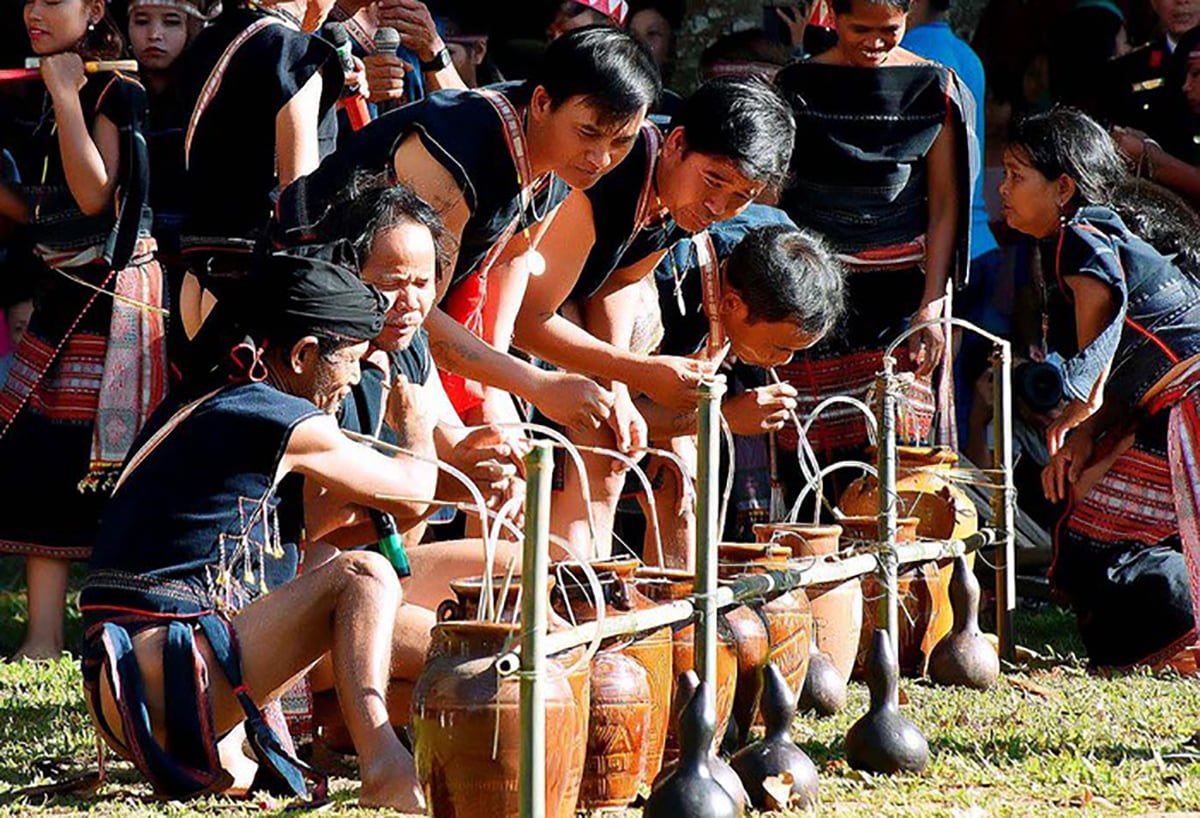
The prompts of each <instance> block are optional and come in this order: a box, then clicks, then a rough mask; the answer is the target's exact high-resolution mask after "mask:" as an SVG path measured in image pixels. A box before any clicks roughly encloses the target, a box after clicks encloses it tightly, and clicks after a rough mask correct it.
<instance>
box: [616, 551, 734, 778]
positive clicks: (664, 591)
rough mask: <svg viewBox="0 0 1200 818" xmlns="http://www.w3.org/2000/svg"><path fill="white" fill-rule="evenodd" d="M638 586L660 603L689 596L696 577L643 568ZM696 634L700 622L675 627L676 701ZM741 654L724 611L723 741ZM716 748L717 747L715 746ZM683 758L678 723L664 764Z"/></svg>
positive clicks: (720, 650) (720, 643)
mask: <svg viewBox="0 0 1200 818" xmlns="http://www.w3.org/2000/svg"><path fill="white" fill-rule="evenodd" d="M636 576H637V579H636V585H637V589H638V590H639V591H641V592H642V593H643V594H645V595H646V596H647V597H649V598H650V599H651V600H653V601H655V602H659V603H665V602H677V601H680V600H686V599H689V598H690V597H691V595H692V592H693V589H694V587H695V582H696V578H695V577H694V576H693V575H692V574H690V573H687V572H686V571H677V570H670V569H658V568H643V569H641V570H639V571H638V572H637V575H636ZM695 638H696V626H695V625H694V624H692V623H690V622H686V623H678V624H676V625H675V626H673V627H672V636H671V640H672V662H671V698H670V700H671V701H675V692H676V688H677V685H678V679H679V676H680V674H682V673H685V672H687V671H689V670H694V669H695ZM737 671H738V654H737V645H736V644H735V643H734V638H733V629H732V628H731V627H730V626H729V622H728V620H727V619H726V617H725V616H724V615H719V616H718V618H717V692H716V704H717V733H716V742H718V743H719V742H720V741H721V739H722V738H723V737H724V736H725V731H726V730H727V729H728V727H729V719H730V717H731V716H732V714H733V699H734V695H735V693H736V692H737ZM714 750H715V747H714ZM678 759H679V743H678V739H677V737H676V735H675V731H674V726H673V725H672V726H671V727H669V728H668V730H667V741H666V749H665V750H664V752H663V766H666V765H668V764H670V763H672V762H674V761H677V760H678Z"/></svg>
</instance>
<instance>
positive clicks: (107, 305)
mask: <svg viewBox="0 0 1200 818" xmlns="http://www.w3.org/2000/svg"><path fill="white" fill-rule="evenodd" d="M10 101H11V100H10ZM26 101H27V102H30V103H32V104H31V105H29V106H26V107H18V108H16V109H8V110H4V111H0V147H3V148H4V149H6V150H7V151H8V152H9V154H10V155H11V157H12V159H13V161H14V162H15V164H16V168H17V172H18V173H19V175H20V183H19V184H17V185H16V190H17V192H18V193H19V194H20V195H21V196H22V197H23V198H24V199H25V200H26V202H27V204H28V206H29V208H30V223H29V225H27V226H26V227H24V228H23V229H22V233H23V236H24V240H25V241H26V242H27V243H28V244H30V245H32V246H33V247H34V252H35V253H36V255H37V256H38V257H39V258H40V260H41V261H42V262H43V263H44V264H45V268H44V272H43V274H42V275H41V281H40V282H39V290H40V297H39V300H38V305H37V309H36V310H35V312H34V314H33V318H32V320H31V321H30V324H29V328H28V330H27V331H26V333H25V336H24V337H23V338H22V340H21V344H20V346H19V347H18V348H17V351H16V357H15V360H14V362H13V365H12V369H11V371H10V373H9V377H8V379H7V381H6V382H5V384H4V388H3V390H2V391H0V496H3V497H4V498H5V511H4V514H2V515H0V551H5V552H10V553H19V554H26V555H36V556H44V557H57V558H65V559H78V558H83V557H86V556H87V555H88V553H89V552H90V550H91V547H92V539H93V537H94V536H95V530H96V524H97V521H98V519H99V514H100V509H101V505H102V499H103V493H102V492H100V491H96V490H95V489H97V488H102V487H103V483H104V478H105V474H106V472H108V471H109V470H112V469H115V468H116V467H117V466H119V465H120V461H121V459H122V458H123V457H124V456H125V454H126V452H127V449H128V446H129V444H130V443H131V442H132V440H133V436H134V435H135V434H136V433H137V431H138V429H139V428H140V427H141V425H142V423H143V422H145V420H146V417H147V416H148V415H149V413H150V412H151V411H152V410H153V409H154V407H155V406H156V405H157V404H158V402H159V401H160V400H161V399H162V396H163V384H164V369H165V353H164V347H163V343H164V339H163V337H162V332H163V329H162V317H161V315H159V314H157V313H156V312H154V310H156V309H158V308H159V305H160V304H161V303H162V290H163V282H162V274H161V270H160V269H159V267H158V264H157V262H155V261H154V260H153V245H152V243H151V242H150V240H149V233H150V225H151V214H150V208H149V206H148V203H147V195H148V181H147V167H146V162H147V160H146V155H145V142H144V140H143V134H142V129H143V126H144V122H145V118H146V94H145V92H144V90H143V89H142V87H141V85H139V84H138V83H137V82H136V81H135V80H133V79H131V78H129V77H126V76H124V75H122V74H113V73H103V74H94V75H91V76H90V77H88V79H87V83H86V84H85V85H84V87H83V89H82V90H81V91H80V101H81V104H82V108H83V112H84V117H85V120H86V123H87V127H88V129H89V131H90V129H91V128H92V126H93V124H94V123H95V121H96V118H97V117H98V116H101V115H103V116H104V117H105V118H106V119H108V120H109V121H111V122H112V123H113V124H114V125H116V127H117V129H118V131H119V134H120V182H119V185H118V188H117V198H118V202H117V205H116V208H115V212H113V211H109V212H106V213H102V214H99V215H95V216H88V215H85V214H83V213H82V212H81V211H80V209H79V207H78V205H77V204H76V202H75V200H74V198H73V197H72V195H71V192H70V190H69V189H68V187H67V181H66V175H65V173H64V170H63V164H62V156H61V154H60V152H59V146H58V134H57V131H56V125H55V120H54V110H53V107H52V105H51V102H50V98H49V95H48V94H47V93H46V92H45V91H44V90H42V91H41V92H40V93H36V94H34V95H32V96H31V97H30V98H28V99H27V100H26ZM118 213H119V216H118V215H117V214H118ZM113 293H119V294H120V295H121V296H122V298H125V299H131V300H128V301H117V302H114V299H113Z"/></svg>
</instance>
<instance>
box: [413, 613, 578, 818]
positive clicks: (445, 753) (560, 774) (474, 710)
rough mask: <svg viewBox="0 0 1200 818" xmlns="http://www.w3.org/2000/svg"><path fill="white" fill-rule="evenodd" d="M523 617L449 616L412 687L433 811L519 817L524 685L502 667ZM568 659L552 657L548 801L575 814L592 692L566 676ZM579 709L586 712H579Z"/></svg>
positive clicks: (459, 816)
mask: <svg viewBox="0 0 1200 818" xmlns="http://www.w3.org/2000/svg"><path fill="white" fill-rule="evenodd" d="M519 630H520V626H519V625H511V624H493V623H491V622H478V621H466V622H442V623H440V624H438V625H437V626H435V628H434V635H435V641H436V642H437V644H438V645H439V651H438V653H437V654H436V655H432V656H431V657H430V659H429V661H428V662H427V663H426V665H425V669H424V670H423V671H422V673H421V677H420V678H419V679H418V680H417V684H416V687H415V689H414V690H413V720H412V723H413V737H414V751H415V752H414V755H415V759H416V767H417V777H418V779H419V780H420V782H421V786H422V788H423V789H424V791H425V798H426V801H427V802H428V808H429V814H430V815H432V816H434V818H463V817H464V816H480V818H483V816H493V815H495V816H500V815H516V814H517V812H518V809H519V804H518V800H517V787H518V782H519V780H520V779H519V773H520V769H519V767H520V747H521V730H520V717H519V712H520V683H519V681H518V679H517V677H516V676H515V675H514V676H501V675H500V674H499V673H498V672H497V671H496V657H497V654H499V653H500V652H502V651H504V650H505V649H506V648H507V647H509V646H510V645H511V643H512V641H514V640H517V639H519ZM571 661H572V660H571V659H570V658H553V659H550V660H549V661H548V662H547V669H548V672H547V675H546V680H545V682H546V683H545V688H544V689H545V694H546V734H547V736H549V737H552V738H551V740H549V741H547V742H546V804H547V807H548V808H549V810H550V812H549V814H550V815H553V816H556V817H557V818H571V817H572V816H574V814H575V807H576V803H577V801H578V795H579V782H580V779H581V777H582V773H583V759H584V744H585V738H586V736H585V732H584V731H581V730H580V729H579V727H580V725H581V724H583V723H584V722H585V721H586V710H587V706H586V704H585V703H584V702H586V699H579V698H578V697H577V694H576V692H575V689H574V687H573V686H572V684H571V681H570V679H569V678H568V670H569V666H570V664H571ZM581 711H582V712H583V713H584V715H583V716H581V715H580V713H581Z"/></svg>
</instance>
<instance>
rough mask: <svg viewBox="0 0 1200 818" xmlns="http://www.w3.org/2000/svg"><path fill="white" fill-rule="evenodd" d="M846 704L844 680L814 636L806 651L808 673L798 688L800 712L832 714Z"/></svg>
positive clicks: (823, 715) (820, 714)
mask: <svg viewBox="0 0 1200 818" xmlns="http://www.w3.org/2000/svg"><path fill="white" fill-rule="evenodd" d="M845 706H846V680H845V679H844V678H842V674H841V673H839V672H838V669H837V666H836V665H834V663H833V660H832V659H830V658H829V654H827V653H822V652H821V650H820V649H819V648H818V647H817V639H816V636H815V635H814V636H813V640H812V646H811V647H810V648H809V653H808V674H807V675H806V676H805V677H804V687H803V688H801V690H800V712H801V713H809V712H813V713H816V714H817V715H818V716H821V717H825V716H832V715H833V714H834V713H837V712H838V711H839V710H841V709H842V708H843V707H845Z"/></svg>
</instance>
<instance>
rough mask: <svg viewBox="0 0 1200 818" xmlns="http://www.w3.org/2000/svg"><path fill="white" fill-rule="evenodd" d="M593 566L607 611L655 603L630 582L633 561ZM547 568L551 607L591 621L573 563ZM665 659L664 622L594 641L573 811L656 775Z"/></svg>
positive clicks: (585, 590) (612, 802)
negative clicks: (554, 582) (552, 580)
mask: <svg viewBox="0 0 1200 818" xmlns="http://www.w3.org/2000/svg"><path fill="white" fill-rule="evenodd" d="M593 568H595V569H596V570H597V571H598V572H599V579H600V585H601V588H602V590H603V593H604V605H605V608H604V610H605V613H606V615H608V616H617V615H620V614H625V613H630V612H632V611H635V610H644V609H646V608H650V607H654V603H653V602H652V601H650V600H649V599H647V598H646V597H644V596H642V595H641V594H640V593H639V592H638V591H637V589H636V588H635V587H634V585H633V572H634V571H635V570H636V568H637V561H636V560H628V561H613V562H603V563H594V564H593ZM608 569H613V570H608ZM551 570H553V571H554V572H555V575H556V576H557V577H559V578H561V580H562V582H561V583H560V584H559V585H558V586H557V589H556V591H555V592H554V593H552V594H551V600H552V603H551V604H552V605H553V607H554V609H555V611H556V612H557V613H559V614H560V615H562V616H563V617H564V618H566V619H570V620H571V621H574V622H577V623H581V622H590V621H592V620H594V619H595V618H596V605H595V603H594V602H593V600H592V590H591V586H590V585H588V584H586V580H585V579H584V577H583V572H582V570H581V569H580V567H579V566H578V564H571V563H560V564H559V565H557V566H554V567H553V568H552V569H551ZM671 664H672V645H671V629H670V628H669V627H662V628H658V629H656V630H654V631H650V632H648V633H640V634H634V635H632V636H625V637H615V638H613V639H608V640H605V642H604V643H603V644H602V645H601V649H600V652H599V653H597V654H596V656H595V658H593V660H592V668H591V699H590V717H589V720H588V739H587V760H586V761H585V763H584V774H583V783H582V788H581V794H580V803H579V808H580V809H585V810H591V809H600V808H605V807H623V806H626V805H627V804H629V803H630V802H631V801H633V799H634V798H635V797H636V796H637V791H638V785H639V784H640V783H642V782H643V781H645V782H646V783H647V784H649V783H650V782H651V781H652V780H653V776H654V775H657V774H658V769H659V767H660V766H661V763H662V753H663V747H664V744H665V741H666V725H667V718H668V716H669V711H670V694H671V682H670V677H671ZM651 757H652V758H651ZM651 771H652V773H653V775H650V774H649V773H650V772H651Z"/></svg>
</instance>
